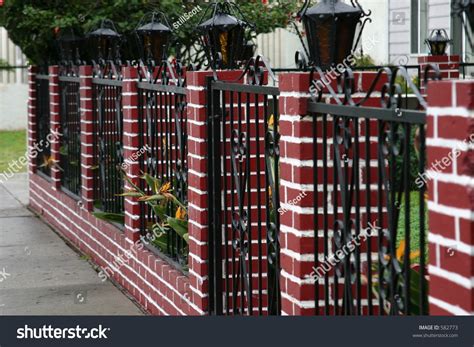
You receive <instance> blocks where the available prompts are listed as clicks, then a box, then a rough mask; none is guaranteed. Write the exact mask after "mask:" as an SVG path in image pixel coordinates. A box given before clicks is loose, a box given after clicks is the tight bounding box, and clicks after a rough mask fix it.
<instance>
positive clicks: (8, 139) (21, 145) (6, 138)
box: [0, 130, 27, 173]
mask: <svg viewBox="0 0 474 347" xmlns="http://www.w3.org/2000/svg"><path fill="white" fill-rule="evenodd" d="M25 152H26V130H18V131H0V173H2V172H5V171H6V170H8V165H9V164H10V163H11V162H12V161H13V160H18V159H19V158H20V157H21V156H24V155H25ZM26 170H27V167H26V166H25V167H22V168H21V170H19V171H18V172H26Z"/></svg>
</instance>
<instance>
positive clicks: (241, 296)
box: [208, 60, 280, 315]
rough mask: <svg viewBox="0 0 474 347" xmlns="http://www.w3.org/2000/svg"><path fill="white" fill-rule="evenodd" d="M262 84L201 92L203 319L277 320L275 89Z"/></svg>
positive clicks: (213, 85) (254, 79)
mask: <svg viewBox="0 0 474 347" xmlns="http://www.w3.org/2000/svg"><path fill="white" fill-rule="evenodd" d="M255 66H259V63H258V60H257V63H256V64H255ZM247 78H248V79H249V80H248V81H247V82H248V84H242V83H245V82H246V79H247ZM263 80H264V78H263V76H262V75H260V74H258V73H256V72H255V71H254V70H253V67H250V73H249V75H248V76H245V74H244V75H243V76H242V78H241V79H239V80H238V81H234V82H222V81H214V80H210V81H209V84H208V90H209V106H208V110H209V111H208V112H209V113H208V120H209V121H208V122H209V127H208V129H209V130H208V131H209V142H208V143H209V168H208V177H209V180H208V189H209V204H210V206H209V229H210V240H209V264H210V269H209V277H210V283H211V284H210V290H209V296H210V312H211V314H217V315H220V314H225V315H277V314H279V313H280V257H279V254H280V245H279V239H278V237H279V229H280V220H279V213H278V209H279V205H280V204H279V128H278V120H279V110H278V97H279V89H278V88H277V87H270V86H265V85H263Z"/></svg>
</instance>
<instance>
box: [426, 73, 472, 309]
mask: <svg viewBox="0 0 474 347" xmlns="http://www.w3.org/2000/svg"><path fill="white" fill-rule="evenodd" d="M427 89H428V105H429V108H428V112H427V113H428V130H427V149H426V150H427V158H428V159H427V177H428V178H429V179H430V181H429V202H428V209H429V225H430V228H429V236H428V241H429V256H430V262H429V274H430V285H429V295H430V297H429V302H430V314H431V315H474V215H473V210H474V189H473V188H474V180H473V179H472V178H473V176H474V165H473V163H474V146H473V141H474V126H473V124H474V123H473V119H474V81H459V80H458V81H439V82H430V84H429V86H428V88H427Z"/></svg>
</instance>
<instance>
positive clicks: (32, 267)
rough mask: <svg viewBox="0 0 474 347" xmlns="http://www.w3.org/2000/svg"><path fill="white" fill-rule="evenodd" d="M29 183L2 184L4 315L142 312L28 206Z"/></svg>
mask: <svg viewBox="0 0 474 347" xmlns="http://www.w3.org/2000/svg"><path fill="white" fill-rule="evenodd" d="M27 185H28V181H27V175H26V174H20V175H17V176H15V177H14V178H12V179H10V180H9V181H8V182H7V183H6V184H5V185H2V184H0V315H142V314H143V313H142V311H141V310H140V309H139V308H138V307H137V306H136V305H135V304H134V303H133V302H132V301H131V300H130V299H129V298H128V297H127V296H125V295H124V294H123V293H122V292H121V291H120V290H119V289H118V288H116V287H115V286H114V285H112V284H111V283H110V282H102V281H101V280H100V279H99V277H98V276H97V273H96V272H95V271H94V269H93V268H92V266H91V265H90V264H89V263H88V262H87V260H86V259H84V258H83V257H81V256H80V255H79V254H77V253H76V252H75V251H74V250H73V249H71V248H70V247H69V246H68V245H67V244H66V243H65V242H64V241H63V240H62V239H61V238H60V237H59V236H58V235H57V234H56V233H55V232H54V231H53V230H51V229H50V228H49V227H48V226H47V225H46V224H44V223H43V222H42V221H41V220H40V219H39V218H38V217H36V216H35V215H34V214H33V213H31V212H30V211H29V210H28V209H27V208H26V206H27V204H28V186H27Z"/></svg>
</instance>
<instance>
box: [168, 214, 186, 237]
mask: <svg viewBox="0 0 474 347" xmlns="http://www.w3.org/2000/svg"><path fill="white" fill-rule="evenodd" d="M167 223H168V224H169V226H170V227H171V228H172V229H173V230H174V231H175V232H176V233H177V234H178V235H179V236H181V237H182V238H183V239H184V240H185V241H186V242H188V240H189V235H188V237H187V238H185V235H187V234H188V221H185V220H181V219H176V218H172V217H168V219H167Z"/></svg>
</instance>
